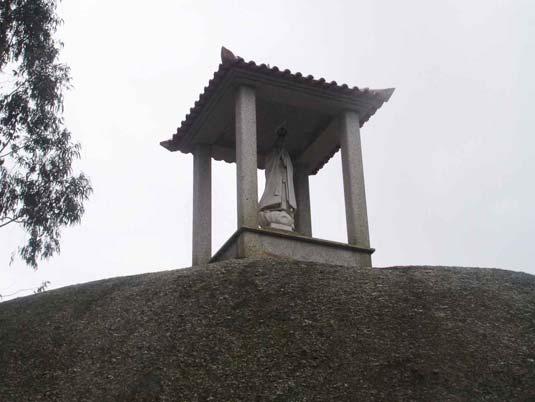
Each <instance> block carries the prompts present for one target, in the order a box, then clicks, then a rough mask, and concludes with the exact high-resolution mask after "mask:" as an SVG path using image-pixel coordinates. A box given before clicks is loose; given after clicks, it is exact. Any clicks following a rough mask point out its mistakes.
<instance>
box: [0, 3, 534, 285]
mask: <svg viewBox="0 0 535 402" xmlns="http://www.w3.org/2000/svg"><path fill="white" fill-rule="evenodd" d="M60 12H61V15H62V17H63V18H64V20H65V24H64V26H63V27H62V29H61V38H62V40H63V41H64V43H65V48H64V51H63V58H64V60H65V61H66V62H67V63H68V64H69V65H70V66H71V68H72V76H73V82H74V88H73V90H71V91H70V92H69V93H68V95H67V98H66V105H65V106H66V109H65V117H66V121H67V124H68V126H69V128H70V129H71V131H72V132H73V135H74V137H75V138H76V139H78V140H79V141H80V142H81V143H82V146H83V150H82V157H83V159H82V161H80V163H78V167H79V168H81V169H82V170H84V171H85V172H86V173H87V174H88V175H89V176H90V177H91V180H92V184H93V187H94V189H95V192H94V194H93V196H92V197H91V200H90V202H89V203H88V204H87V213H86V215H85V217H84V219H83V222H82V224H81V225H80V226H76V227H73V228H69V229H67V230H65V231H64V235H63V241H62V253H61V254H60V255H59V256H57V257H55V258H54V259H52V260H50V261H48V262H46V263H43V264H42V265H41V267H40V268H39V270H38V271H36V272H34V271H32V270H31V269H29V268H27V267H25V266H24V265H22V264H21V263H20V262H19V261H16V262H15V263H14V264H13V265H12V266H8V262H9V257H10V254H11V252H12V251H13V250H14V249H16V247H17V245H19V244H20V243H21V242H22V240H23V236H24V235H23V234H22V233H21V232H20V231H19V230H17V229H16V228H14V227H12V228H9V229H3V230H2V231H0V261H3V263H0V294H9V293H11V292H13V291H16V290H17V289H22V288H30V287H35V286H37V285H39V284H40V282H41V281H43V280H45V279H46V280H49V281H51V282H52V287H60V286H64V285H68V284H73V283H80V282H86V281H90V280H95V279H101V278H108V277H114V276H118V275H128V274H136V273H143V272H148V271H156V270H161V269H172V268H180V267H186V266H189V265H190V260H191V198H192V196H191V187H192V180H191V179H192V178H191V168H192V158H191V156H189V155H188V156H186V155H183V154H181V153H170V152H168V151H166V150H165V149H164V148H162V147H160V146H159V144H158V143H159V141H161V140H164V139H168V138H169V137H170V136H171V134H172V133H173V132H174V131H175V129H176V127H177V126H178V124H179V123H180V121H181V120H182V119H183V117H184V116H185V114H186V113H187V111H188V110H189V108H190V107H191V106H192V105H193V102H194V101H195V100H196V99H197V97H198V95H199V93H200V92H201V91H202V89H203V87H204V86H205V85H206V84H207V82H208V80H209V79H210V78H211V76H212V74H213V72H214V71H215V70H216V69H217V65H218V63H219V49H220V47H221V45H224V46H226V47H228V48H230V49H231V50H232V51H234V52H235V53H236V54H237V55H240V56H242V57H244V58H245V59H246V60H250V59H252V60H255V61H257V62H260V63H262V62H265V63H269V64H271V65H277V66H279V67H283V68H289V69H290V70H292V71H294V72H297V71H300V72H302V73H304V74H313V75H314V76H316V77H324V78H326V79H327V80H336V81H337V82H339V83H340V82H345V83H347V84H350V85H358V86H362V87H366V86H367V87H372V88H386V87H396V92H395V93H394V95H393V96H392V99H391V100H390V102H388V103H386V104H385V105H384V106H383V107H382V108H381V109H380V110H379V111H378V113H377V114H376V115H375V116H374V117H372V119H371V120H370V121H369V122H368V123H366V125H365V126H364V128H363V129H362V131H361V133H362V137H363V139H362V142H363V154H364V155H363V156H364V169H365V178H366V192H367V201H368V214H369V222H370V237H371V245H372V247H375V248H376V249H377V251H376V253H375V255H374V259H373V261H374V265H376V266H387V265H411V264H429V265H460V266H482V267H483V266H484V267H500V268H505V269H514V270H523V271H526V272H530V273H534V274H535V266H534V265H533V261H534V260H535V258H534V257H535V251H534V250H535V247H534V246H533V244H532V243H533V241H534V240H535V211H534V205H535V189H534V175H535V138H534V132H533V131H534V128H535V113H534V112H533V99H535V77H534V75H533V71H535V3H533V2H531V1H495V0H492V1H491V0H482V1H466V0H463V1H429V0H426V1H424V0H422V1H403V2H400V1H377V0H369V1H330V2H325V1H310V0H307V1H291V2H290V1H269V2H266V1H198V0H197V1H154V2H151V4H150V7H149V6H147V2H146V1H132V0H130V1H113V2H112V1H103V0H99V1H96V0H95V1H90V0H83V1H65V2H63V4H62V6H61V8H60ZM212 169H213V177H214V183H213V197H214V200H215V205H214V211H213V214H214V219H213V230H214V240H213V243H214V244H213V250H214V251H215V250H217V249H218V248H219V246H220V245H221V244H222V243H223V242H224V241H225V240H226V239H227V238H228V237H229V236H230V234H231V233H232V232H233V231H234V230H235V226H236V211H235V209H236V206H235V200H236V196H235V177H234V175H235V165H227V164H225V163H221V162H218V163H214V164H213V167H212ZM261 173H263V172H261ZM259 183H260V185H263V183H264V181H263V179H262V180H260V182H259ZM311 197H312V210H313V212H312V214H313V216H312V219H313V232H314V235H315V236H316V237H320V238H327V239H333V240H343V241H345V221H344V219H345V218H344V216H345V215H344V209H343V208H344V204H343V189H342V181H341V167H340V162H339V154H338V155H337V156H336V157H335V158H334V159H333V160H331V162H330V163H329V164H328V165H327V166H326V167H325V168H324V169H323V170H322V171H321V172H320V173H319V174H318V175H317V176H314V177H313V178H312V180H311ZM26 293H27V292H26ZM23 294H25V293H24V292H22V293H20V294H19V295H23Z"/></svg>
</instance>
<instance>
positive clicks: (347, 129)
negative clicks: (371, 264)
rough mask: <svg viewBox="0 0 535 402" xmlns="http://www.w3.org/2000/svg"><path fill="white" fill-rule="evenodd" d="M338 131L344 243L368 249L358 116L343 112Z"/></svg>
mask: <svg viewBox="0 0 535 402" xmlns="http://www.w3.org/2000/svg"><path fill="white" fill-rule="evenodd" d="M339 130H340V146H341V149H342V173H343V176H344V196H345V204H346V223H347V241H348V243H349V244H354V245H359V246H362V247H370V235H369V232H368V213H367V210H366V193H365V191H364V170H363V166H362V149H361V145H360V122H359V116H358V114H357V113H355V112H353V111H346V112H344V113H343V114H342V115H341V116H340V128H339Z"/></svg>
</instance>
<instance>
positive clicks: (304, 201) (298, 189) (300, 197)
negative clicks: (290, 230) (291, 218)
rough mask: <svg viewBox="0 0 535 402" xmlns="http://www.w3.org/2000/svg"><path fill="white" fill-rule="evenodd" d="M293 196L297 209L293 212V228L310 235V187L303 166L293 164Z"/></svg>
mask: <svg viewBox="0 0 535 402" xmlns="http://www.w3.org/2000/svg"><path fill="white" fill-rule="evenodd" d="M294 184H295V198H296V201H297V211H296V213H295V230H296V231H297V232H298V233H300V234H302V235H304V236H309V237H312V219H311V217H310V189H309V184H308V174H307V172H306V171H305V169H304V168H303V166H299V165H298V166H295V170H294Z"/></svg>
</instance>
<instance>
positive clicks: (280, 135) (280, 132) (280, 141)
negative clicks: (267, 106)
mask: <svg viewBox="0 0 535 402" xmlns="http://www.w3.org/2000/svg"><path fill="white" fill-rule="evenodd" d="M276 133H277V140H276V142H275V147H277V148H283V147H284V142H285V141H286V134H288V130H286V127H284V125H281V126H280V127H279V128H278V129H277V131H276Z"/></svg>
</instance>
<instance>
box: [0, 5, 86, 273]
mask: <svg viewBox="0 0 535 402" xmlns="http://www.w3.org/2000/svg"><path fill="white" fill-rule="evenodd" d="M60 23H61V19H60V18H59V17H58V15H57V2H56V1H55V0H0V227H5V226H7V225H13V224H15V225H20V227H22V228H23V229H24V230H25V232H26V233H27V240H26V241H25V242H24V243H23V244H22V245H21V246H20V247H19V249H18V253H19V255H20V257H21V258H22V259H23V260H24V261H25V262H26V263H27V264H28V265H29V266H31V267H33V268H37V265H38V262H39V261H40V260H42V259H46V258H49V257H51V256H53V255H54V254H55V253H57V252H59V251H60V237H61V229H62V228H63V227H65V226H67V225H72V224H75V223H78V222H80V219H81V217H82V215H83V212H84V202H85V201H86V200H87V198H88V196H89V195H90V193H91V191H92V189H91V185H90V183H89V180H88V178H87V177H86V176H85V175H84V174H83V173H79V172H78V173H75V172H74V171H73V162H74V161H75V160H76V159H78V158H79V157H80V145H79V144H78V143H76V142H74V141H73V139H72V137H71V133H70V132H69V130H68V129H67V128H66V127H65V124H64V120H63V96H64V91H65V90H66V89H67V88H68V87H69V83H70V72H69V67H68V66H67V65H65V64H64V63H61V62H60V60H59V54H60V50H61V48H62V43H61V42H60V41H59V40H58V39H57V37H56V32H57V28H58V26H59V24H60Z"/></svg>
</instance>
